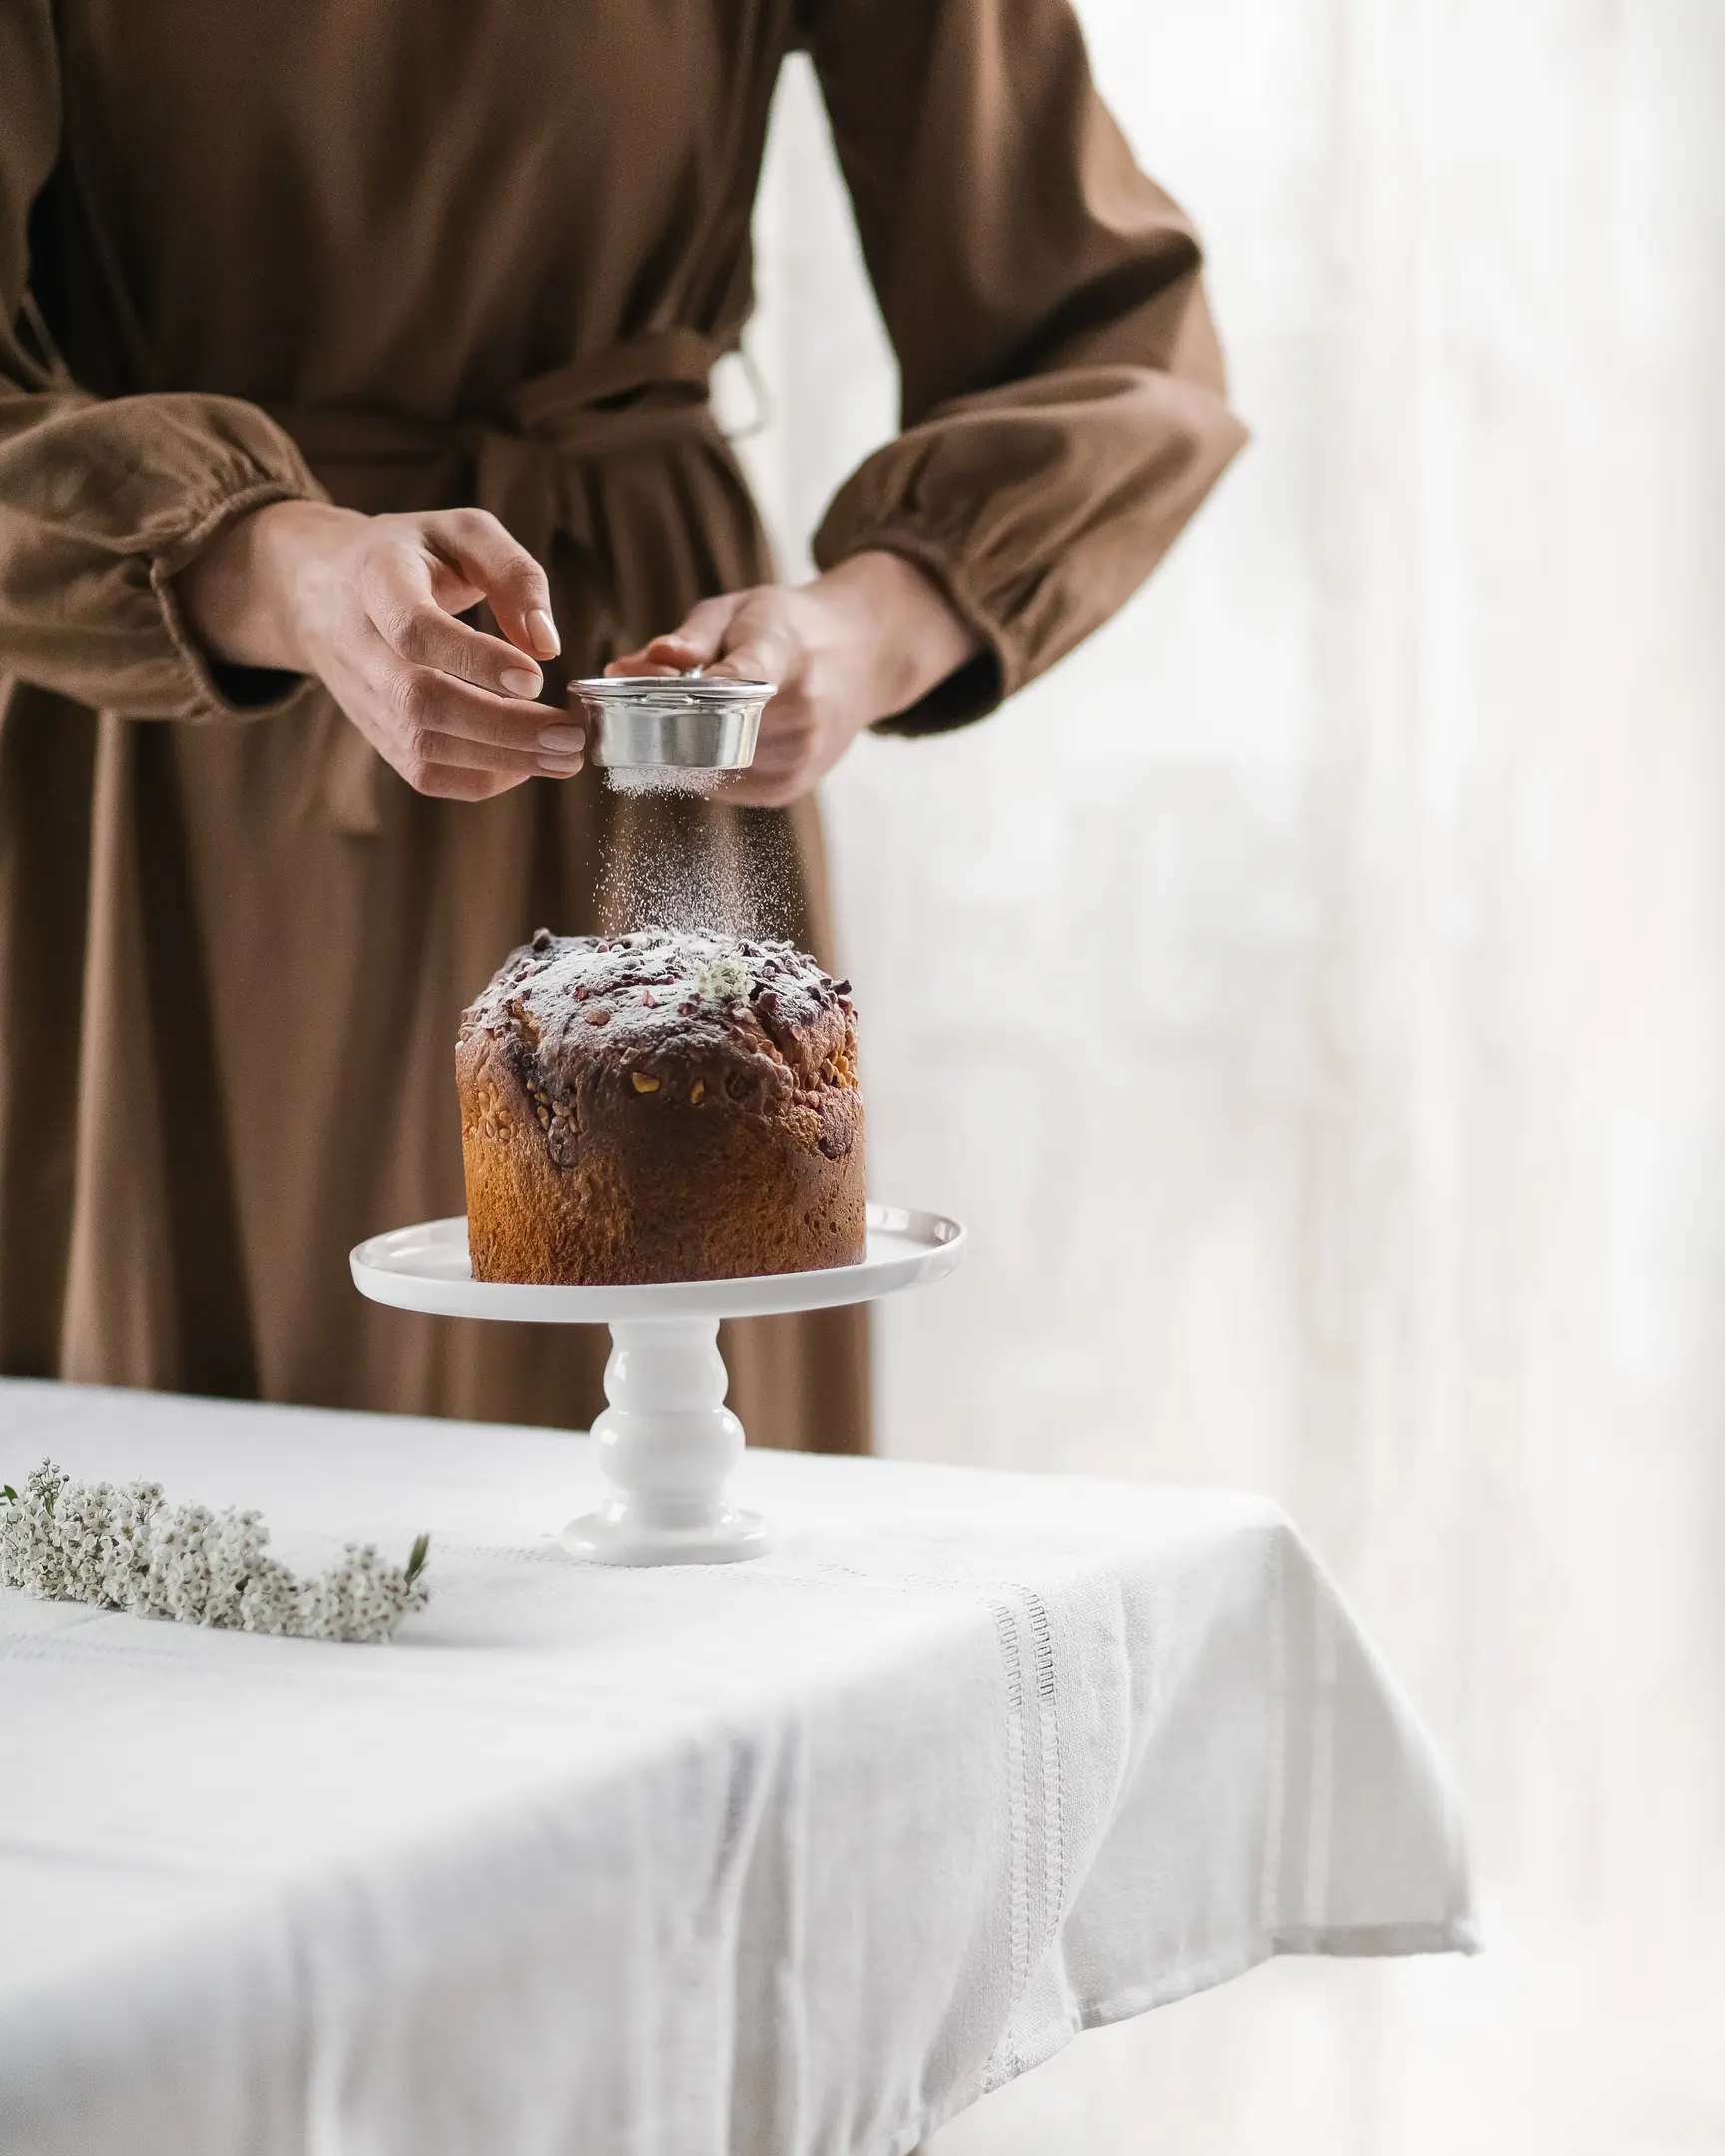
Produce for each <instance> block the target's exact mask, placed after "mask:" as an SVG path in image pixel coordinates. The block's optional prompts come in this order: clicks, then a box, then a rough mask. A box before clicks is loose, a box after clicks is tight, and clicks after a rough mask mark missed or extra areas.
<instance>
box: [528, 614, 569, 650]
mask: <svg viewBox="0 0 1725 2156" xmlns="http://www.w3.org/2000/svg"><path fill="white" fill-rule="evenodd" d="M527 635H528V637H529V638H530V639H531V641H532V645H533V649H534V650H535V651H536V652H537V653H538V654H539V656H540V658H541V659H555V658H556V656H557V654H558V653H559V652H560V651H561V650H562V649H563V646H562V643H561V642H560V640H559V638H558V635H557V624H556V623H555V622H554V621H553V620H552V619H551V617H550V615H549V614H547V613H546V611H545V609H544V608H543V607H535V608H534V609H533V611H532V612H531V613H530V614H529V615H528V617H527Z"/></svg>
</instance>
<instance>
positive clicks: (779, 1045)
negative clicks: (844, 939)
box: [455, 928, 865, 1286]
mask: <svg viewBox="0 0 1725 2156" xmlns="http://www.w3.org/2000/svg"><path fill="white" fill-rule="evenodd" d="M455 1070H456V1080H457V1084H458V1086H459V1089H460V1095H461V1149H462V1159H463V1163H464V1165H465V1168H466V1175H467V1238H468V1249H469V1252H470V1255H471V1259H472V1267H473V1277H474V1278H475V1279H476V1280H491V1281H536V1282H553V1283H574V1284H583V1285H595V1286H598V1285H605V1286H614V1285H617V1284H619V1283H624V1282H637V1281H675V1280H723V1279H729V1278H733V1277H736V1276H738V1275H743V1274H752V1273H794V1272H801V1271H803V1270H805V1269H807V1268H814V1267H824V1266H838V1265H851V1264H854V1263H855V1262H857V1261H858V1260H860V1259H861V1258H862V1257H863V1248H864V1238H865V1228H864V1208H865V1182H864V1172H863V1096H862V1094H861V1092H860V1091H859V1089H858V1084H857V1028H856V1016H855V1013H854V1011H853V1009H852V1004H851V996H850V983H849V982H848V981H833V980H829V979H828V977H827V975H826V974H825V973H823V972H822V970H821V969H820V967H819V966H818V965H816V963H815V961H814V960H813V959H812V958H808V957H805V956H804V955H803V954H802V953H801V952H800V951H798V950H796V949H795V948H794V947H793V946H792V945H791V944H789V943H775V942H749V941H745V940H742V939H739V938H736V937H731V936H710V935H693V934H681V933H675V932H672V931H669V930H664V929H647V930H644V931H642V932H640V933H638V934H635V935H625V936H554V935H552V934H551V933H550V932H549V931H548V930H546V929H543V928H541V929H540V930H539V932H538V933H537V934H536V935H535V936H534V938H533V940H532V942H531V943H529V944H524V945H523V946H522V948H521V949H519V950H517V951H515V952H514V953H512V954H511V956H510V957H509V959H508V960H507V962H506V963H505V964H504V966H503V967H502V969H501V970H500V971H499V972H498V974H497V975H496V977H495V978H494V979H493V980H492V982H491V984H490V986H489V987H488V988H487V989H486V990H485V992H484V993H483V994H482V995H481V996H480V997H479V999H478V1001H477V1002H476V1003H475V1004H474V1005H473V1007H472V1008H471V1009H470V1010H469V1011H467V1012H466V1013H465V1014H464V1016H463V1018H462V1022H461V1035H460V1039H459V1042H458V1043H457V1046H456V1051H455Z"/></svg>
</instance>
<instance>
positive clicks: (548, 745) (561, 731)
mask: <svg viewBox="0 0 1725 2156" xmlns="http://www.w3.org/2000/svg"><path fill="white" fill-rule="evenodd" d="M539 746H540V748H541V749H549V750H551V751H552V753H553V754H554V755H557V756H573V755H574V754H575V753H576V751H577V750H580V749H584V748H585V747H586V746H587V737H586V735H585V734H583V733H582V731H581V729H580V728H579V727H578V726H548V727H546V728H545V730H544V732H543V733H542V734H541V735H540V736H539Z"/></svg>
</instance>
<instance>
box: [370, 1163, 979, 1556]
mask: <svg viewBox="0 0 1725 2156" xmlns="http://www.w3.org/2000/svg"><path fill="white" fill-rule="evenodd" d="M963 1250H964V1230H963V1229H962V1228H961V1227H960V1226H959V1225H958V1223H957V1222H956V1221H950V1220H946V1219H944V1218H943V1217H942V1216H941V1215H940V1214H938V1213H912V1212H907V1211H906V1210H904V1209H903V1208H902V1207H899V1206H877V1205H871V1206H870V1207H869V1208H868V1249H867V1255H866V1256H865V1257H864V1258H863V1261H862V1263H861V1264H859V1265H850V1266H831V1267H828V1268H826V1269H825V1270H823V1271H821V1272H818V1273H762V1274H756V1275H753V1276H751V1277H750V1278H748V1279H745V1280H714V1281H669V1282H665V1283H663V1284H660V1285H655V1286H650V1287H637V1288H536V1287H516V1286H512V1285H510V1284H508V1283H506V1282H503V1281H476V1280H475V1279H474V1278H473V1276H472V1273H471V1271H470V1269H469V1267H468V1264H467V1223H466V1221H465V1220H463V1219H461V1218H459V1217H456V1218H454V1219H451V1220H438V1221H426V1222H424V1223H422V1225H421V1226H419V1227H417V1228H396V1229H394V1230H392V1231H391V1233H390V1234H388V1235H380V1236H373V1237H372V1238H371V1239H370V1241H369V1242H366V1243H361V1244H360V1245H359V1246H358V1248H357V1249H356V1250H355V1251H354V1252H353V1253H352V1259H351V1263H352V1267H353V1280H354V1283H355V1285H356V1286H357V1287H358V1288H359V1290H360V1292H361V1293H362V1294H364V1295H368V1296H370V1297H371V1298H372V1299H373V1301H375V1302H378V1303H391V1304H393V1305H394V1306H395V1308H396V1309H397V1310H410V1311H428V1312H430V1313H432V1314H433V1315H434V1316H437V1317H442V1318H504V1319H513V1320H515V1321H516V1322H518V1323H521V1322H531V1323H540V1324H543V1323H545V1322H547V1321H548V1322H549V1323H551V1324H553V1325H592V1324H604V1325H608V1326H609V1327H610V1328H611V1358H610V1360H609V1361H608V1362H607V1363H606V1365H605V1397H606V1398H607V1400H609V1401H610V1403H611V1404H610V1405H609V1406H608V1407H607V1408H606V1409H605V1411H604V1413H603V1414H601V1415H600V1417H599V1419H598V1420H597V1421H596V1422H595V1423H594V1425H593V1435H594V1438H595V1439H596V1440H597V1443H598V1447H599V1464H600V1466H601V1467H602V1468H603V1469H604V1471H605V1474H606V1476H607V1477H608V1478H609V1480H610V1482H611V1484H612V1486H613V1488H614V1490H615V1492H616V1494H615V1495H614V1496H612V1497H611V1498H610V1499H609V1501H608V1502H607V1503H605V1504H604V1505H602V1506H601V1507H600V1509H599V1510H598V1511H597V1512H589V1513H588V1514H586V1516H585V1517H584V1518H581V1519H576V1520H571V1521H570V1523H569V1525H568V1526H567V1527H566V1528H564V1530H563V1546H564V1548H565V1549H568V1550H570V1551H572V1552H573V1553H574V1554H575V1555H576V1556H578V1557H588V1558H593V1559H596V1560H597V1561H598V1562H599V1563H601V1564H628V1565H641V1564H725V1563H728V1562H730V1561H731V1560H732V1559H734V1558H738V1557H755V1556H759V1554H760V1553H761V1551H762V1550H764V1549H765V1548H766V1547H767V1543H768V1527H767V1523H766V1522H765V1521H764V1520H762V1519H760V1518H759V1517H758V1516H757V1515H756V1514H754V1513H752V1512H740V1511H738V1510H737V1509H736V1507H735V1506H734V1505H732V1504H731V1503H730V1502H729V1501H728V1500H727V1498H726V1494H725V1485H726V1483H727V1481H728V1480H729V1478H730V1476H731V1473H732V1470H733V1469H734V1468H735V1467H736V1465H737V1462H738V1461H739V1460H740V1459H741V1458H742V1456H743V1425H742V1424H741V1423H740V1422H739V1421H738V1419H737V1417H736V1416H735V1415H734V1414H733V1413H732V1412H731V1410H730V1409H729V1408H728V1407H727V1406H726V1405H725V1388H726V1385H727V1383H728V1381H729V1380H728V1378H727V1376H726V1371H725V1358H724V1357H723V1356H722V1355H721V1354H720V1352H719V1321H720V1319H721V1318H764V1317H769V1316H773V1315H776V1314H779V1313H782V1312H786V1311H806V1310H830V1309H832V1308H834V1307H835V1306H836V1305H838V1304H842V1303H871V1302H873V1301H875V1300H876V1299H877V1298H878V1297H880V1296H887V1295H894V1294H896V1293H897V1291H898V1290H899V1289H900V1288H913V1287H915V1286H917V1285H918V1283H920V1282H922V1281H936V1280H941V1279H943V1278H944V1277H945V1276H946V1275H947V1274H948V1273H950V1272H951V1271H952V1269H953V1267H954V1266H955V1265H956V1264H957V1263H958V1260H959V1258H960V1257H961V1256H962V1254H963Z"/></svg>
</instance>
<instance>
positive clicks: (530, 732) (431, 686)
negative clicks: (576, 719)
mask: <svg viewBox="0 0 1725 2156" xmlns="http://www.w3.org/2000/svg"><path fill="white" fill-rule="evenodd" d="M371 658H372V663H371V665H370V667H369V668H368V669H367V672H368V674H369V678H370V680H371V683H372V686H373V688H374V690H375V692H376V694H377V695H378V697H379V698H380V699H381V701H382V703H383V705H384V706H385V708H386V710H387V711H388V713H389V714H390V716H391V719H392V721H393V724H394V727H395V729H396V731H398V732H399V733H400V734H401V735H402V736H403V738H404V739H410V740H412V741H414V742H416V743H418V744H420V745H423V743H425V742H427V741H429V740H432V739H434V738H438V737H443V736H447V737H451V738H453V739H457V740H460V741H465V742H470V743H472V744H474V745H475V746H477V747H481V748H485V749H489V750H491V751H493V752H495V755H494V758H493V761H494V762H495V763H496V764H497V767H498V768H499V769H504V768H514V766H513V760H514V759H516V758H519V757H520V756H522V755H527V756H531V757H537V758H544V757H549V758H551V759H552V760H554V761H561V762H567V760H568V759H569V757H570V756H572V755H577V754H579V752H580V751H581V749H582V748H583V747H584V746H585V741H586V737H585V735H584V734H583V732H582V730H581V728H580V727H579V726H576V725H574V724H572V723H571V721H570V719H569V716H568V714H567V713H566V712H564V711H558V710H549V709H547V708H546V707H545V706H544V705H540V704H528V703H524V702H522V701H521V700H520V699H518V698H514V697H500V696H493V695H492V694H491V693H490V691H489V690H485V689H480V688H476V687H475V686H474V685H473V684H472V683H469V682H464V681H459V680H457V679H456V677H455V676H454V675H452V674H443V673H439V672H438V671H437V670H436V669H435V668H432V667H420V666H411V665H407V664H405V663H404V662H402V661H401V660H399V659H398V658H396V656H395V654H394V652H393V650H392V649H391V648H390V647H389V646H387V645H385V644H384V643H383V640H382V638H381V637H379V638H378V639H377V643H376V647H375V650H374V651H373V653H372V655H371Z"/></svg>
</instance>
